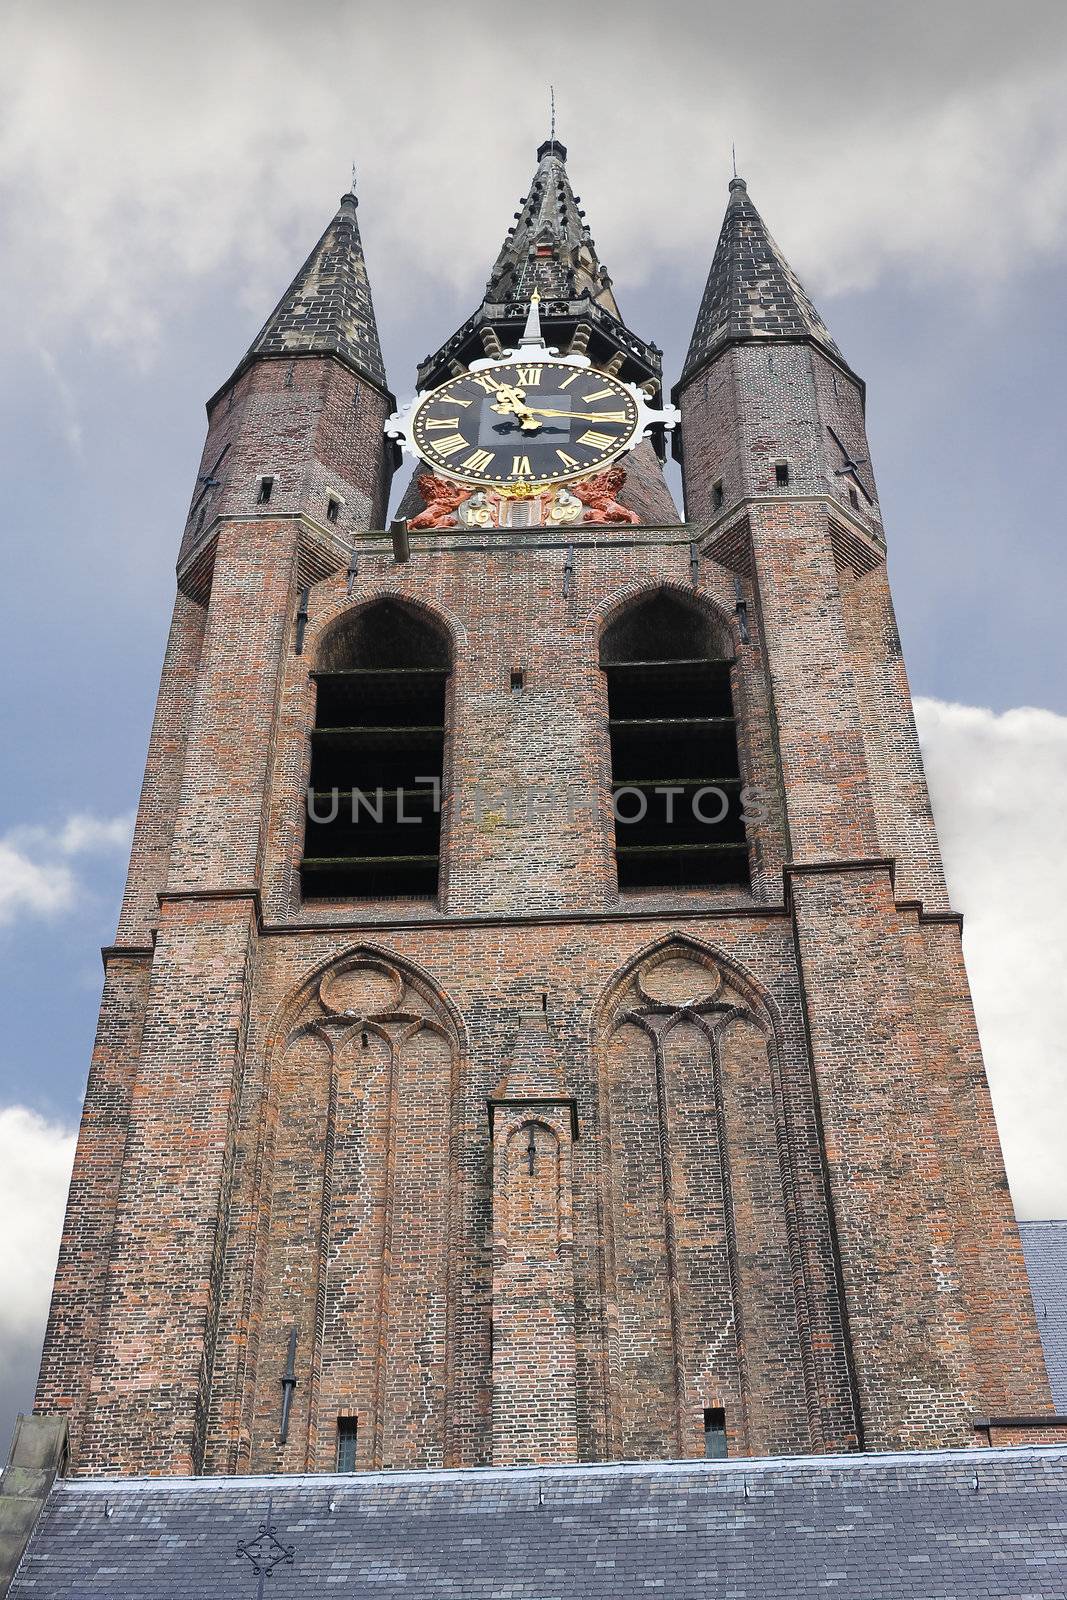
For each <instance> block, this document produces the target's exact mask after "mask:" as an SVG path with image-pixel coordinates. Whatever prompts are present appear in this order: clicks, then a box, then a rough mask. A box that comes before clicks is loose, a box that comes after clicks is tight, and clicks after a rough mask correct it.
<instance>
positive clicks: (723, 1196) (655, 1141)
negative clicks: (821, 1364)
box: [597, 939, 811, 1459]
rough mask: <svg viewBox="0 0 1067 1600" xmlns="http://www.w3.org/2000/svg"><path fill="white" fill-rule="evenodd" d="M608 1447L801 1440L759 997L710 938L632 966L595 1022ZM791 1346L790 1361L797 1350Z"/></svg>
mask: <svg viewBox="0 0 1067 1600" xmlns="http://www.w3.org/2000/svg"><path fill="white" fill-rule="evenodd" d="M597 1051H598V1066H599V1078H600V1104H601V1115H602V1118H603V1128H604V1173H605V1179H604V1182H605V1196H604V1215H605V1229H604V1237H605V1263H604V1271H605V1305H606V1309H607V1318H606V1328H607V1349H606V1363H607V1369H608V1382H607V1393H608V1438H609V1453H610V1454H611V1455H612V1456H614V1457H622V1458H626V1459H634V1458H637V1459H640V1458H641V1457H656V1456H659V1457H671V1456H693V1455H700V1454H702V1453H703V1450H704V1421H705V1412H706V1411H707V1410H709V1409H712V1408H719V1407H722V1408H723V1409H724V1410H725V1412H726V1423H727V1430H728V1434H729V1442H730V1452H731V1454H752V1455H764V1454H786V1453H789V1452H790V1451H792V1450H801V1451H806V1450H808V1449H810V1448H811V1437H810V1428H809V1423H808V1406H807V1400H806V1387H805V1382H804V1377H803V1373H804V1370H805V1368H806V1367H807V1365H808V1363H807V1360H806V1356H807V1352H806V1351H804V1350H803V1345H802V1333H801V1328H802V1318H801V1316H800V1315H799V1314H798V1307H797V1301H796V1296H795V1293H794V1283H793V1274H792V1265H791V1262H792V1259H793V1257H794V1255H795V1248H794V1247H795V1245H796V1240H795V1239H794V1238H793V1237H792V1235H793V1234H794V1232H795V1227H794V1225H793V1223H792V1221H791V1218H792V1205H791V1202H790V1195H789V1179H788V1177H787V1176H786V1174H785V1172H784V1170H783V1165H782V1162H781V1161H780V1159H779V1150H780V1148H781V1147H782V1146H783V1144H784V1130H783V1129H782V1128H781V1117H780V1112H779V1103H780V1102H779V1096H778V1095H777V1093H776V1087H775V1086H776V1078H777V1049H776V1043H775V1028H774V1025H773V1019H772V1015H771V1011H770V1007H769V1005H768V1003H767V1001H766V999H765V998H764V997H762V996H761V995H760V993H759V991H758V990H757V988H756V986H755V985H753V984H752V983H751V982H750V980H748V979H747V978H745V977H744V976H743V975H742V974H741V973H740V972H739V971H738V970H737V969H736V968H735V967H734V966H733V964H732V963H728V962H727V961H726V960H725V958H724V957H722V956H721V955H720V954H719V953H717V952H716V951H714V950H712V949H710V948H709V947H706V946H703V945H698V944H696V943H695V942H692V941H689V940H681V939H672V940H669V941H667V942H665V943H663V944H661V945H658V946H656V947H654V948H653V949H651V950H649V951H647V952H645V953H644V954H643V955H641V956H639V957H638V958H637V959H636V960H635V961H634V962H632V963H631V964H630V965H629V966H628V968H627V969H625V970H624V972H623V973H622V975H621V976H620V978H619V979H617V980H616V982H615V983H614V984H613V986H612V988H611V989H610V990H609V993H608V997H607V999H606V1001H605V1003H604V1005H603V1007H602V1011H601V1022H600V1026H599V1029H598V1043H597ZM798 1356H802V1357H803V1358H804V1359H798Z"/></svg>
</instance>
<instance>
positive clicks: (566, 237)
mask: <svg viewBox="0 0 1067 1600" xmlns="http://www.w3.org/2000/svg"><path fill="white" fill-rule="evenodd" d="M535 294H536V295H537V296H538V297H539V302H540V303H539V308H538V309H539V313H540V322H541V328H542V330H543V333H544V338H545V341H546V343H547V344H549V345H552V346H556V347H558V348H559V349H561V350H564V351H567V350H577V351H580V352H581V353H583V354H588V355H589V357H590V359H591V360H592V362H593V364H594V366H598V367H602V368H604V369H605V370H609V371H611V372H614V373H616V374H618V375H619V376H621V377H622V378H624V379H625V380H627V381H629V382H631V383H637V384H640V385H641V386H642V387H643V388H645V389H646V392H647V393H648V394H649V395H650V396H651V397H652V398H653V400H656V399H657V398H658V396H659V394H660V390H661V373H662V361H661V355H660V351H659V350H658V349H657V347H656V346H655V345H653V344H646V343H645V342H644V340H642V339H639V338H638V337H637V336H636V334H633V333H631V331H630V330H629V328H627V327H626V324H625V323H624V322H623V320H622V316H621V314H620V312H619V306H618V302H617V301H616V299H615V293H614V290H613V288H612V282H611V277H610V275H609V274H608V271H607V268H606V267H605V266H604V265H603V263H602V262H601V260H600V257H599V256H598V254H597V248H596V245H595V243H594V242H593V235H592V233H591V232H590V229H589V226H588V224H587V223H586V220H585V212H584V211H583V210H582V206H581V198H580V196H579V195H576V194H575V193H574V190H573V189H572V188H571V181H570V177H569V175H568V173H567V147H566V145H564V144H562V143H561V142H560V140H559V139H557V138H556V134H555V125H554V123H553V127H552V130H551V132H550V134H549V137H548V138H547V139H546V140H545V141H544V143H543V144H542V145H540V146H539V148H538V151H537V166H536V169H535V171H534V175H533V180H532V182H531V184H530V188H529V192H528V193H527V194H525V195H523V196H522V198H521V200H520V201H519V209H518V210H517V211H516V213H515V218H514V221H513V222H512V225H511V227H510V228H509V229H508V231H507V234H506V236H505V238H504V243H503V244H502V246H501V248H500V252H499V254H498V256H497V258H496V261H495V262H494V263H493V268H492V271H491V272H490V274H489V280H488V282H487V284H486V287H485V294H484V296H483V298H482V303H481V305H480V306H479V307H478V309H477V311H475V313H474V315H473V316H471V317H469V318H468V319H467V321H466V322H465V323H464V324H463V326H462V327H461V328H460V329H458V330H457V332H456V333H454V334H453V335H452V338H451V339H449V340H448V341H447V342H446V343H445V344H443V345H442V346H441V348H440V349H439V350H437V351H436V352H435V353H434V354H433V355H432V356H427V358H426V360H425V361H424V362H423V364H422V366H421V367H420V368H419V373H418V382H419V387H420V388H422V389H425V388H431V387H433V386H434V385H435V384H437V383H440V382H442V381H443V380H444V379H445V378H447V377H449V376H451V375H452V374H453V373H455V372H456V371H458V370H462V369H463V368H464V367H465V366H467V365H468V364H469V363H470V362H471V361H472V360H477V359H480V358H482V357H485V356H487V355H488V356H496V355H499V353H500V351H501V350H502V349H505V348H514V347H515V346H516V345H517V344H518V342H519V341H520V339H521V336H522V333H523V329H524V326H525V323H526V318H527V315H528V312H529V308H530V301H531V299H532V298H533V296H534V295H535Z"/></svg>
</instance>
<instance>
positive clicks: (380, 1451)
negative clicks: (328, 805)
mask: <svg viewBox="0 0 1067 1600" xmlns="http://www.w3.org/2000/svg"><path fill="white" fill-rule="evenodd" d="M460 1053H461V1052H460V1035H459V1029H458V1026H457V1022H456V1019H455V1016H454V1014H453V1012H452V1010H451V1008H450V1006H449V1005H448V1003H447V1001H446V1000H445V999H444V997H443V996H442V995H441V994H440V993H439V992H438V991H436V990H435V989H434V987H433V986H432V984H430V983H429V981H428V980H427V979H426V978H425V977H424V976H423V975H422V974H420V973H417V972H416V971H414V970H413V969H412V968H410V967H408V966H407V965H406V964H403V963H400V962H398V961H396V960H394V959H393V958H392V957H391V956H389V955H388V954H387V953H384V952H382V951H378V950H374V949H369V948H361V949H357V950H355V951H351V952H349V953H347V954H346V955H344V956H343V957H341V958H339V959H338V960H336V961H335V962H333V963H332V964H331V965H329V966H327V967H325V968H324V969H322V970H320V971H319V972H318V973H316V974H315V976H314V977H313V979H311V980H310V981H309V982H307V983H305V984H304V985H303V986H302V987H301V990H300V993H299V994H298V995H297V996H296V997H294V999H293V1000H292V1001H291V1002H290V1004H289V1005H288V1006H287V1007H286V1008H285V1014H284V1017H283V1020H282V1024H281V1026H280V1028H279V1029H277V1030H276V1032H275V1036H274V1046H273V1054H272V1060H271V1062H270V1068H269V1078H268V1081H269V1091H268V1092H269V1099H270V1108H269V1112H268V1118H267V1134H266V1139H265V1150H264V1163H263V1166H264V1178H263V1188H262V1194H263V1203H264V1206H265V1216H266V1221H265V1224H264V1230H263V1231H264V1235H265V1237H264V1239H263V1243H262V1261H263V1268H262V1269H261V1281H262V1282H263V1284H264V1293H263V1299H262V1303H261V1306H260V1329H259V1337H258V1352H257V1359H256V1363H255V1365H256V1378H255V1406H254V1426H253V1439H252V1451H251V1456H252V1459H251V1466H252V1470H253V1471H288V1472H292V1471H302V1470H310V1471H322V1470H330V1469H331V1468H332V1467H333V1466H334V1462H335V1450H336V1426H337V1419H338V1418H339V1417H341V1416H353V1415H354V1416H356V1417H357V1418H358V1423H359V1439H358V1449H357V1464H358V1466H360V1467H363V1468H370V1467H382V1466H384V1467H428V1466H439V1465H442V1464H444V1462H445V1459H446V1453H447V1437H448V1412H449V1396H448V1394H447V1393H446V1380H445V1374H446V1370H447V1367H448V1363H447V1362H446V1350H447V1345H448V1339H449V1331H450V1330H449V1298H450V1278H451V1272H452V1261H451V1251H450V1232H451V1231H452V1230H451V1227H450V1221H451V1207H452V1196H453V1192H454V1181H453V1172H452V1164H453V1146H454V1141H453V1137H452V1127H451V1120H452V1106H453V1104H454V1101H455V1087H456V1074H457V1070H458V1061H459V1058H460ZM294 1328H295V1329H296V1330H297V1332H296V1352H297V1358H296V1365H295V1376H296V1378H297V1384H296V1388H295V1390H294V1393H293V1402H292V1410H291V1416H290V1424H289V1435H288V1439H287V1440H285V1441H284V1442H283V1441H281V1439H280V1438H279V1424H280V1406H281V1393H282V1386H281V1382H280V1379H281V1377H282V1374H283V1372H284V1370H285V1364H286V1360H287V1355H288V1347H289V1342H290V1339H291V1337H292V1330H293V1329H294Z"/></svg>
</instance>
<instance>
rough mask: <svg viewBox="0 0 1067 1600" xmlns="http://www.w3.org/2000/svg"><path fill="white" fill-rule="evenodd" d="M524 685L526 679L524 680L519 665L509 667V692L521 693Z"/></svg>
mask: <svg viewBox="0 0 1067 1600" xmlns="http://www.w3.org/2000/svg"><path fill="white" fill-rule="evenodd" d="M525 686H526V680H525V677H524V675H523V670H522V668H521V667H513V668H512V669H511V692H512V694H521V693H522V691H523V689H524V688H525Z"/></svg>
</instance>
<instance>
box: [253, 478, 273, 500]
mask: <svg viewBox="0 0 1067 1600" xmlns="http://www.w3.org/2000/svg"><path fill="white" fill-rule="evenodd" d="M273 493H274V479H273V478H260V480H259V487H258V488H257V490H256V505H257V506H269V505H270V497H271V495H272V494H273Z"/></svg>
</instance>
